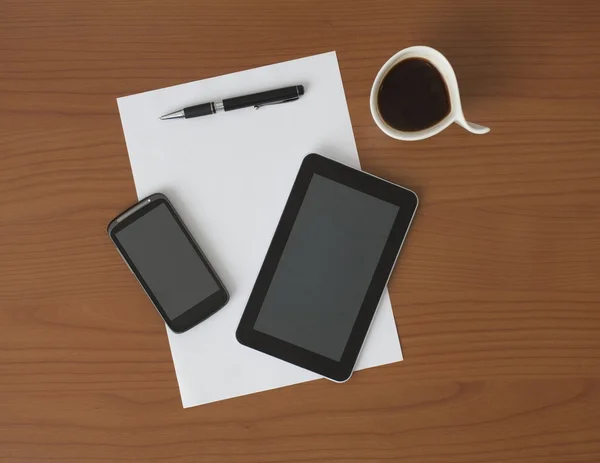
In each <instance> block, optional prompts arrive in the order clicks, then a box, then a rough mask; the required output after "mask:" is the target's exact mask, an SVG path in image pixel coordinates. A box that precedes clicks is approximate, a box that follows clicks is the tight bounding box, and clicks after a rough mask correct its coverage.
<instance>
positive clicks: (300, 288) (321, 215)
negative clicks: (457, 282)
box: [236, 154, 418, 382]
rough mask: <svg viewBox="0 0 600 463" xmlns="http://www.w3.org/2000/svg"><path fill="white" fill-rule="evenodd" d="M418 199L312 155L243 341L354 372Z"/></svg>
mask: <svg viewBox="0 0 600 463" xmlns="http://www.w3.org/2000/svg"><path fill="white" fill-rule="evenodd" d="M417 203H418V199H417V195H416V194H415V193H413V192H412V191H410V190H408V189H406V188H403V187H401V186H398V185H395V184H393V183H390V182H388V181H386V180H383V179H380V178H378V177H375V176H373V175H370V174H367V173H365V172H362V171H360V170H356V169H353V168H351V167H348V166H346V165H344V164H340V163H339V162H336V161H333V160H331V159H327V158H325V157H323V156H319V155H318V154H309V155H308V156H306V157H305V158H304V161H303V162H302V165H301V167H300V171H299V172H298V176H297V177H296V180H295V182H294V185H293V187H292V191H291V193H290V196H289V198H288V200H287V203H286V205H285V208H284V210H283V214H282V216H281V219H280V220H279V224H278V225H277V228H276V230H275V234H274V236H273V240H272V241H271V245H270V246H269V249H268V251H267V254H266V256H265V260H264V262H263V264H262V267H261V269H260V271H259V274H258V277H257V279H256V283H255V284H254V288H253V289H252V292H251V294H250V297H249V299H248V303H247V305H246V308H245V310H244V313H243V315H242V318H241V321H240V324H239V326H238V329H237V332H236V337H237V339H238V341H239V342H240V343H241V344H243V345H245V346H248V347H251V348H253V349H256V350H259V351H261V352H264V353H265V354H269V355H272V356H274V357H277V358H279V359H281V360H285V361H286V362H289V363H293V364H294V365H298V366H299V367H302V368H306V369H307V370H310V371H314V372H315V373H318V374H320V375H322V376H325V377H326V378H329V379H332V380H334V381H340V382H341V381H345V380H347V379H348V378H349V377H350V376H351V375H352V370H353V368H354V365H355V364H356V360H357V358H358V355H359V353H360V350H361V347H362V345H363V342H364V340H365V337H366V336H367V331H368V330H369V326H370V325H371V321H372V320H373V316H374V315H375V311H376V310H377V305H378V304H379V300H380V298H381V295H382V293H383V291H384V289H385V285H386V284H387V281H388V278H389V276H390V273H391V271H392V269H393V267H394V263H395V262H396V259H397V257H398V253H399V252H400V248H401V247H402V243H403V241H404V238H405V236H406V233H407V231H408V228H409V226H410V224H411V222H412V219H413V216H414V214H415V210H416V208H417ZM374 341H375V342H376V340H374Z"/></svg>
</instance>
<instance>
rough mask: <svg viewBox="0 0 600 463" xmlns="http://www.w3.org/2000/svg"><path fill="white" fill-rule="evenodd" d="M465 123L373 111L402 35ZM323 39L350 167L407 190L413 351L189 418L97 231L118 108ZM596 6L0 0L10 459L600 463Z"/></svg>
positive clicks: (124, 183) (2, 314)
mask: <svg viewBox="0 0 600 463" xmlns="http://www.w3.org/2000/svg"><path fill="white" fill-rule="evenodd" d="M414 44H428V45H431V46H434V47H436V48H439V49H440V50H441V51H442V52H444V53H445V54H446V55H447V56H448V58H449V59H450V61H451V62H452V63H453V64H454V66H455V69H456V72H457V74H458V79H459V83H460V85H461V89H462V94H463V105H464V108H465V112H466V115H467V118H468V119H470V120H472V121H475V122H479V123H482V124H485V125H489V126H490V127H491V128H492V131H491V133H490V134H489V135H485V136H474V135H469V134H467V133H466V132H465V131H464V130H462V129H460V128H459V127H451V128H450V129H448V130H447V131H445V132H443V133H442V134H440V135H439V136H436V137H434V138H432V139H429V140H426V141H422V142H418V143H401V142H397V141H394V140H392V139H390V138H387V137H386V136H384V135H383V133H382V132H380V131H379V129H378V128H377V127H376V126H375V124H374V122H373V121H372V119H371V116H370V114H369V109H368V96H369V90H370V85H371V82H372V80H373V78H374V76H375V74H376V72H377V70H378V69H379V67H380V66H381V65H382V64H383V62H384V61H385V60H386V59H387V58H388V57H389V56H391V55H392V54H393V53H394V52H396V51H397V50H399V49H402V48H404V47H407V46H409V45H414ZM329 50H337V52H338V58H339V62H340V66H341V70H342V76H343V79H344V84H345V89H346V95H347V98H348V104H349V108H350V114H351V117H352V123H353V126H354V131H355V135H356V141H357V144H358V148H359V152H360V155H361V160H362V163H363V167H364V168H365V169H366V170H368V171H370V172H373V173H375V174H377V175H381V176H384V177H387V178H389V179H390V180H393V181H396V182H398V183H401V184H403V185H406V186H408V187H410V188H412V189H414V190H416V191H417V192H418V193H419V195H420V198H421V206H420V210H419V212H418V214H417V217H416V219H415V223H414V226H413V229H412V231H411V233H410V234H409V237H408V240H407V242H406V243H405V246H404V250H403V252H402V257H401V259H400V262H399V265H398V267H397V269H396V270H395V272H394V274H393V277H392V279H391V282H390V290H391V293H392V301H393V305H394V313H395V317H396V322H397V325H398V329H399V331H400V334H401V339H402V345H403V347H404V353H405V356H406V360H405V361H404V362H402V363H399V364H395V365H390V366H386V367H381V368H377V369H373V370H367V371H362V372H360V373H357V374H356V375H355V376H354V377H353V378H352V380H351V381H349V382H348V383H346V384H344V385H337V384H333V383H330V382H328V381H325V380H322V381H316V382H311V383H308V384H303V385H298V386H294V387H289V388H284V389H279V390H276V391H271V392H265V393H260V394H255V395H251V396H247V397H242V398H238V399H233V400H228V401H225V402H221V403H214V404H210V405H206V406H202V407H197V408H194V409H188V410H184V409H182V407H181V403H180V399H179V392H178V388H177V382H176V379H175V374H174V371H173V365H172V361H171V356H170V353H169V347H168V343H167V338H166V335H165V330H164V326H163V324H162V323H161V322H160V320H159V318H158V317H157V315H156V313H155V312H154V310H152V308H151V305H150V303H149V301H148V300H147V299H146V297H145V296H144V295H143V293H142V291H141V290H140V288H139V287H138V285H137V283H136V282H135V281H134V279H133V278H132V277H131V275H130V274H129V272H128V271H127V269H126V267H125V265H124V264H123V263H122V261H121V260H120V258H119V256H118V255H117V253H116V252H115V251H114V249H113V247H112V244H111V243H110V242H109V240H108V238H107V236H106V231H105V230H106V225H107V223H108V221H109V220H110V219H111V218H112V217H113V216H114V215H115V214H116V213H118V212H119V211H121V210H122V209H123V208H125V207H126V206H128V205H130V204H131V203H133V202H134V201H135V200H136V195H135V190H134V184H133V180H132V176H131V171H130V167H129V161H128V157H127V152H126V148H125V143H124V140H123V134H122V130H121V124H120V120H119V115H118V112H117V105H116V102H115V98H116V97H118V96H122V95H127V94H132V93H137V92H141V91H145V90H150V89H155V88H159V87H164V86H168V85H174V84H178V83H181V82H186V81H191V80H197V79H202V78H205V77H209V76H215V75H219V74H223V73H228V72H232V71H238V70H243V69H247V68H251V67H255V66H259V65H265V64H270V63H274V62H278V61H283V60H288V59H292V58H298V57H302V56H307V55H311V54H315V53H320V52H325V51H329ZM599 123H600V3H599V2H598V1H597V0H594V1H576V0H572V1H568V2H567V1H562V0H545V1H506V0H494V1H488V2H484V1H472V2H450V1H442V0H428V1H424V0H404V1H396V0H389V1H387V0H369V1H358V0H336V1H329V2H326V1H323V0H314V1H296V2H284V1H280V2H267V1H254V0H245V1H244V0H221V1H213V2H209V1H206V2H191V1H175V2H167V1H137V0H135V1H134V0H117V1H102V2H84V1H76V0H73V1H58V0H48V1H41V0H37V1H24V0H12V1H7V0H0V191H1V195H0V461H2V462H5V461H10V462H12V461H15V462H20V461H27V462H32V461H44V460H52V461H60V462H63V461H74V462H106V461H110V462H112V461H144V462H148V461H177V462H179V461H181V462H204V463H211V462H219V463H221V462H222V463H250V462H255V463H284V462H285V463H317V462H318V463H321V462H334V463H342V462H343V463H356V462H386V463H387V462H402V463H416V462H426V463H471V462H486V463H489V462H515V463H517V462H519V463H520V462H526V463H552V462H556V463H563V462H569V463H572V462H577V463H579V462H594V463H597V462H598V461H600V130H599V129H600V124H599Z"/></svg>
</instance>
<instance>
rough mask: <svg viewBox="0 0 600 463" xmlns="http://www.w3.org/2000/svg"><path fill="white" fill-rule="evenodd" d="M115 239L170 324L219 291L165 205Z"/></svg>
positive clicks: (119, 230)
mask: <svg viewBox="0 0 600 463" xmlns="http://www.w3.org/2000/svg"><path fill="white" fill-rule="evenodd" d="M114 239H115V240H116V241H117V242H118V244H119V245H120V246H119V247H120V250H121V252H122V253H124V254H126V255H124V257H125V258H126V260H128V261H129V264H130V266H132V267H135V269H134V271H136V272H137V273H138V278H141V279H142V280H143V282H144V283H145V284H146V286H147V289H149V291H150V292H151V293H152V295H154V297H155V298H156V300H157V301H158V303H159V304H160V306H161V308H162V309H163V311H164V313H165V314H166V316H167V317H168V318H169V319H171V320H173V319H175V318H177V317H179V316H180V315H182V314H184V313H185V312H186V311H188V310H190V309H192V308H193V307H195V306H196V305H197V304H199V303H200V302H202V301H204V300H205V299H207V298H208V297H210V296H211V295H213V294H215V293H216V292H218V291H219V290H220V289H221V287H220V286H219V284H218V282H217V281H216V279H215V278H214V277H213V275H212V272H211V271H210V269H209V268H208V267H207V265H206V264H205V262H204V260H203V259H202V257H201V255H200V253H199V252H198V251H197V250H196V248H195V246H194V245H193V244H192V242H191V241H190V239H189V238H188V236H187V235H186V233H185V232H184V231H183V229H182V227H181V226H180V225H179V223H178V222H177V221H176V219H175V217H174V216H173V214H172V213H171V211H170V210H169V208H168V207H167V205H166V204H165V203H164V202H162V203H159V204H158V205H157V206H156V207H153V208H151V209H149V210H148V212H146V213H145V214H143V215H141V216H140V217H139V218H137V219H136V220H134V221H133V222H131V223H128V224H127V225H126V226H124V227H123V228H119V229H118V230H116V232H115V233H114Z"/></svg>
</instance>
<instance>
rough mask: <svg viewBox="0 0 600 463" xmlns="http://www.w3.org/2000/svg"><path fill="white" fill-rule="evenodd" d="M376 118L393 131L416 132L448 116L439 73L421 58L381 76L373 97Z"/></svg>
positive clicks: (406, 61) (407, 60)
mask: <svg viewBox="0 0 600 463" xmlns="http://www.w3.org/2000/svg"><path fill="white" fill-rule="evenodd" d="M377 105H378V107H379V114H381V117H382V118H383V120H384V121H385V122H386V123H387V124H388V125H389V126H390V127H393V128H394V129H397V130H402V131H405V132H416V131H418V130H423V129H426V128H428V127H431V126H433V125H435V124H437V123H438V122H440V121H441V120H442V119H443V118H444V117H446V116H447V115H448V113H449V112H450V96H449V95H448V89H447V88H446V83H445V82H444V78H443V77H442V75H441V74H440V71H438V70H437V68H436V67H435V66H434V65H433V64H431V63H430V62H429V61H427V60H424V59H422V58H409V59H406V60H404V61H400V62H399V63H398V64H396V65H395V66H394V67H393V68H391V69H390V70H389V71H388V73H387V74H386V75H385V76H384V78H383V80H382V81H381V85H380V86H379V92H378V94H377Z"/></svg>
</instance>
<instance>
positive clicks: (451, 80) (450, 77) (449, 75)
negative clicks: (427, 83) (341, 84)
mask: <svg viewBox="0 0 600 463" xmlns="http://www.w3.org/2000/svg"><path fill="white" fill-rule="evenodd" d="M409 58H421V59H424V60H426V61H429V62H430V63H431V64H432V65H434V66H435V67H436V69H437V70H438V71H439V72H440V74H441V75H442V77H443V79H444V82H445V83H446V88H447V89H448V95H449V97H450V112H449V113H448V115H447V116H446V117H444V118H443V119H442V120H441V121H440V122H438V123H437V124H435V125H433V126H431V127H427V128H426V129H423V130H419V131H416V132H406V131H402V130H398V129H396V128H394V127H391V126H390V125H388V124H387V123H386V122H385V120H384V119H383V118H382V117H381V114H380V113H379V108H378V105H377V94H378V92H379V87H380V86H381V82H382V81H383V78H384V77H385V76H386V74H387V73H388V72H389V71H390V69H392V68H393V67H394V66H395V65H396V64H398V63H399V62H400V61H403V60H405V59H409ZM371 114H372V115H373V119H374V120H375V123H376V124H377V126H378V127H379V128H380V129H381V130H383V132H384V133H385V134H386V135H389V136H390V137H392V138H395V139H397V140H408V141H413V140H423V139H424V138H429V137H432V136H434V135H436V134H438V133H440V132H441V131H442V130H444V129H445V128H446V127H448V126H449V125H450V124H452V123H453V122H456V123H457V124H458V125H460V126H461V127H463V128H465V129H466V130H468V131H469V132H471V133H475V134H478V135H482V134H484V133H488V132H489V131H490V129H489V128H488V127H484V126H482V125H479V124H474V123H472V122H468V121H467V120H466V119H465V116H464V115H463V110H462V105H461V103H460V93H459V92H458V82H457V81H456V74H455V73H454V69H452V66H451V65H450V63H449V62H448V60H447V59H446V57H445V56H444V55H442V54H441V53H440V52H439V51H437V50H435V49H433V48H431V47H425V46H415V47H409V48H405V49H404V50H401V51H399V52H398V53H396V54H395V55H394V56H392V57H391V58H390V59H389V60H387V62H386V63H385V64H384V65H383V67H382V68H381V69H380V70H379V72H378V73H377V77H375V82H373V87H372V88H371Z"/></svg>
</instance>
